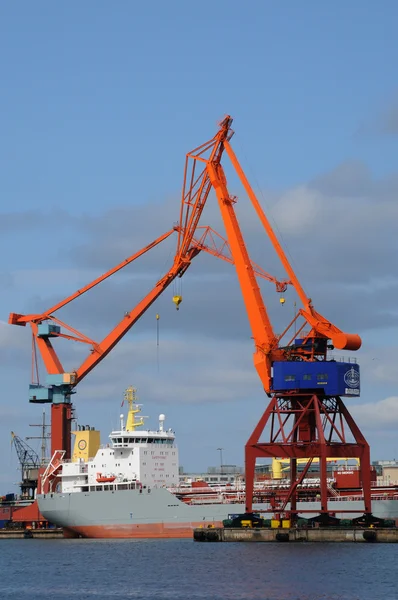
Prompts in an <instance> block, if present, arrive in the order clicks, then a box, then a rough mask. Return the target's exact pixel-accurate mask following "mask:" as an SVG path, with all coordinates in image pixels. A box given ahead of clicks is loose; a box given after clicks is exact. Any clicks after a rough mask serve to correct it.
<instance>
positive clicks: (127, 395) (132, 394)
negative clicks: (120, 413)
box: [124, 385, 144, 431]
mask: <svg viewBox="0 0 398 600" xmlns="http://www.w3.org/2000/svg"><path fill="white" fill-rule="evenodd" d="M124 399H125V400H127V402H128V405H129V412H128V415H127V423H126V431H135V430H136V428H137V427H140V426H141V425H143V424H144V419H143V418H142V417H141V418H140V419H137V420H136V418H135V415H136V414H138V413H140V412H141V408H140V407H139V406H138V404H137V390H136V388H134V387H133V386H132V385H130V387H128V388H127V390H126V391H125V392H124Z"/></svg>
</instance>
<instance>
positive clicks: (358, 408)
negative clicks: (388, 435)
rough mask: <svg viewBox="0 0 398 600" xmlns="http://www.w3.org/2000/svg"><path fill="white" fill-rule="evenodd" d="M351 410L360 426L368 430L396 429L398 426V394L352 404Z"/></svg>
mask: <svg viewBox="0 0 398 600" xmlns="http://www.w3.org/2000/svg"><path fill="white" fill-rule="evenodd" d="M349 410H350V412H351V414H352V416H353V417H354V419H355V420H356V422H357V425H358V426H359V427H363V428H364V429H366V430H377V431H379V432H382V431H383V430H385V429H396V428H397V427H398V396H389V397H388V398H385V399H384V400H379V401H377V402H368V403H366V404H362V403H360V402H359V403H358V404H356V405H351V406H350V407H349Z"/></svg>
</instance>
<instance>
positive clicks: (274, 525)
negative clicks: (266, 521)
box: [271, 519, 281, 529]
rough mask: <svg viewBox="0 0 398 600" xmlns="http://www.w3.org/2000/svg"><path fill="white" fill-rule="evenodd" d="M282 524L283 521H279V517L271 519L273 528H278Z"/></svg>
mask: <svg viewBox="0 0 398 600" xmlns="http://www.w3.org/2000/svg"><path fill="white" fill-rule="evenodd" d="M280 526H281V522H280V521H279V519H271V528H272V529H278V527H280Z"/></svg>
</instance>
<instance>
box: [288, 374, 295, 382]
mask: <svg viewBox="0 0 398 600" xmlns="http://www.w3.org/2000/svg"><path fill="white" fill-rule="evenodd" d="M285 381H296V376H295V375H285Z"/></svg>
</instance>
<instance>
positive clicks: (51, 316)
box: [9, 128, 290, 458]
mask: <svg viewBox="0 0 398 600" xmlns="http://www.w3.org/2000/svg"><path fill="white" fill-rule="evenodd" d="M227 134H228V131H227V130H225V129H224V128H222V129H220V131H219V132H218V133H217V135H216V136H215V137H214V138H213V140H212V144H213V148H212V154H211V159H212V161H213V162H214V164H218V163H219V161H220V159H221V155H222V152H223V149H224V148H223V141H224V138H225V136H226V135H227ZM210 189H211V186H210V185H208V182H205V181H201V183H200V185H198V186H197V187H195V182H194V181H191V186H190V196H189V198H188V197H187V196H186V195H185V189H184V190H183V205H184V204H185V203H191V202H192V203H193V205H194V207H195V208H194V215H193V219H191V215H190V214H189V210H188V211H187V213H186V214H185V215H184V218H183V216H181V220H180V223H179V224H178V225H177V226H175V227H174V228H173V229H171V230H170V231H167V232H166V233H165V234H163V235H161V236H160V237H158V238H157V239H156V240H155V241H154V242H152V243H151V244H149V245H148V246H146V247H144V248H142V249H141V250H139V251H138V252H136V253H135V254H133V255H132V256H130V257H129V258H127V259H125V260H124V261H122V262H121V263H120V264H119V265H117V266H116V267H114V268H112V269H110V270H109V271H107V272H106V273H105V274H103V275H101V276H100V277H98V278H97V279H95V280H94V281H92V282H91V283H89V284H88V285H86V286H85V287H83V288H82V289H80V290H78V291H77V292H75V293H74V294H72V295H71V296H69V297H67V298H65V299H64V300H62V301H60V302H58V303H57V304H56V305H54V306H52V307H51V308H49V309H48V310H46V311H44V312H43V313H40V314H29V315H21V314H17V313H11V314H10V316H9V323H10V324H12V325H19V326H26V325H27V324H29V325H30V327H31V329H32V383H31V384H30V386H29V389H30V396H29V401H30V402H33V403H51V405H52V406H51V454H52V455H53V454H54V452H55V451H58V450H63V451H65V458H70V455H71V420H72V416H73V409H72V402H71V397H72V394H74V393H75V388H76V386H77V385H78V383H80V382H81V381H82V380H83V379H84V377H86V375H88V373H90V371H92V370H93V369H94V368H95V367H96V366H97V365H98V364H99V363H100V362H101V361H102V360H103V359H104V358H105V357H106V356H107V355H108V354H109V352H110V351H111V350H112V348H114V347H115V346H116V344H117V343H118V342H119V341H120V340H121V339H122V338H123V336H124V335H125V334H126V333H127V332H128V331H129V330H130V329H131V327H133V325H134V324H135V323H136V322H137V321H138V319H139V318H140V317H141V316H142V315H143V314H144V313H145V312H146V311H147V310H148V308H149V307H150V306H151V305H152V304H153V302H155V300H156V299H157V298H158V297H159V296H160V295H161V294H162V293H163V292H164V290H165V289H166V288H167V287H168V286H169V285H170V284H171V283H172V282H173V281H174V280H175V278H176V277H182V276H183V275H184V273H185V272H186V271H187V269H188V268H189V266H190V264H191V262H192V260H193V258H195V257H196V256H197V255H198V254H199V253H200V252H201V251H205V252H208V253H209V254H212V255H213V256H216V257H218V258H221V259H223V260H225V261H227V262H229V263H233V259H232V257H231V252H230V249H229V245H228V242H227V240H226V239H225V238H223V237H222V236H221V235H220V234H218V233H217V232H216V231H215V230H214V229H212V228H211V227H204V226H199V224H198V223H199V218H200V215H201V212H202V210H203V207H204V205H205V203H206V200H207V197H208V195H209V192H210ZM193 205H192V206H193ZM188 215H189V218H188ZM175 231H176V232H177V233H178V249H177V253H176V255H175V258H174V261H173V264H172V267H171V268H170V270H169V271H168V272H167V273H166V274H165V275H164V276H163V277H162V278H161V279H160V280H159V281H158V282H157V283H156V285H155V286H154V287H153V289H152V290H151V291H150V292H149V293H148V294H147V295H146V296H145V297H144V298H143V299H142V300H141V302H139V303H138V304H137V306H135V307H134V308H133V309H132V310H131V311H130V312H127V313H126V314H125V315H124V317H123V319H122V320H121V321H120V323H118V325H116V327H114V329H113V330H112V331H111V332H110V333H109V334H108V335H107V336H106V337H105V338H104V339H103V340H102V341H101V342H95V341H94V340H92V339H90V338H89V337H87V336H86V335H84V334H83V333H81V332H79V331H77V330H76V329H74V328H73V327H71V326H69V325H67V324H66V323H64V322H62V321H61V320H60V319H59V318H57V317H56V316H55V313H56V312H57V311H58V310H60V309H61V308H63V307H64V306H66V305H67V304H69V303H70V302H72V301H73V300H76V299H77V298H79V297H81V296H82V295H83V294H85V293H86V292H88V291H89V290H91V289H92V288H93V287H95V286H97V285H98V284H100V283H101V282H103V281H104V280H105V279H107V278H108V277H111V276H112V275H114V274H115V273H117V272H118V271H120V270H121V269H123V268H124V267H126V266H127V265H129V264H130V263H132V262H133V261H134V260H136V259H137V258H139V257H140V256H142V255H143V254H145V253H146V252H148V251H149V250H151V249H152V248H154V247H155V246H157V245H158V244H160V243H161V242H163V241H164V240H165V239H167V238H168V237H169V236H170V235H171V234H172V233H173V232H175ZM195 232H196V237H194V236H195ZM253 271H254V272H255V273H256V275H257V276H259V277H261V278H264V279H266V280H268V281H272V282H273V283H274V284H275V286H276V290H277V292H280V293H282V292H284V291H285V290H286V288H287V285H288V284H290V281H288V280H283V281H278V280H276V279H275V278H274V277H272V276H271V275H269V274H268V273H266V272H265V271H264V270H263V269H262V268H261V267H259V266H258V265H256V264H254V263H253ZM174 302H175V303H176V306H177V308H178V305H179V303H180V302H181V297H180V296H175V298H174ZM56 338H66V339H68V340H73V341H76V342H81V343H85V344H88V345H90V346H91V349H90V353H89V355H88V356H87V358H86V359H85V360H84V361H83V363H82V364H81V365H80V367H79V368H78V369H76V370H75V371H73V372H66V371H65V369H64V367H63V365H62V363H61V359H60V358H59V356H58V354H57V352H56V350H55V348H54V346H53V339H56ZM38 353H39V354H40V356H41V358H42V361H43V363H44V367H45V369H46V372H47V377H46V382H45V385H43V384H41V383H40V379H39V369H38Z"/></svg>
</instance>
